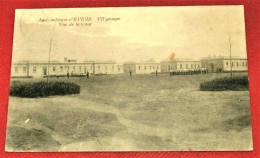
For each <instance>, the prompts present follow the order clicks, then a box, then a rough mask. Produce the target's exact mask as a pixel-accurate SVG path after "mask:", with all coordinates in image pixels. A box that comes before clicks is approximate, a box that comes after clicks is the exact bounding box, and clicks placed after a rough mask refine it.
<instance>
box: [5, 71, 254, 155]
mask: <svg viewBox="0 0 260 158" xmlns="http://www.w3.org/2000/svg"><path fill="white" fill-rule="evenodd" d="M229 75H230V74H228V73H222V74H206V75H182V76H170V75H169V74H159V75H158V76H155V74H149V75H135V74H134V75H132V76H129V75H127V74H122V75H103V76H91V77H90V78H88V79H87V78H85V77H72V78H69V79H67V78H59V79H57V78H50V79H49V80H50V81H64V82H74V83H76V84H78V85H80V87H81V91H80V94H78V95H67V96H51V97H47V98H19V97H10V98H9V111H8V133H7V145H6V149H7V150H8V151H13V150H18V151H19V150H20V151H38V150H40V151H111V150H112V151H135V150H138V151H143V150H149V151H150V150H212V149H215V150H236V149H240V150H248V149H250V148H251V144H252V140H251V120H250V105H249V91H218V92H215V91H200V90H199V87H200V83H203V82H205V81H210V80H212V79H215V78H222V77H227V76H229ZM234 75H235V76H236V75H246V73H235V74H234ZM12 80H20V81H25V82H36V81H43V80H46V78H41V79H35V78H32V79H12Z"/></svg>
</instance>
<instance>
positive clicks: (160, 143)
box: [6, 5, 253, 152]
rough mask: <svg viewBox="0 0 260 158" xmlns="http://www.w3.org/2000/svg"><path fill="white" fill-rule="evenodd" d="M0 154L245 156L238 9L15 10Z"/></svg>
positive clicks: (247, 134) (248, 132) (245, 99)
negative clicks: (239, 153)
mask: <svg viewBox="0 0 260 158" xmlns="http://www.w3.org/2000/svg"><path fill="white" fill-rule="evenodd" d="M10 78H11V85H10V97H9V105H8V106H9V107H8V123H7V136H6V151H8V152H51V151H55V152H56V151H62V152H64V151H67V152H70V151H83V152H84V151H91V152H95V151H243V150H246V151H248V150H252V149H253V145H252V129H251V114H250V101H249V83H248V63H247V51H246V37H245V19H244V7H243V6H241V5H236V6H185V7H114V8H113V7H110V8H109V7H108V8H106V7H104V8H64V9H16V11H15V24H14V39H13V54H12V66H11V76H10Z"/></svg>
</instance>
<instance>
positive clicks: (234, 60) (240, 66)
mask: <svg viewBox="0 0 260 158" xmlns="http://www.w3.org/2000/svg"><path fill="white" fill-rule="evenodd" d="M201 63H202V66H203V67H205V68H207V69H208V71H209V72H230V71H231V65H232V71H247V59H246V58H241V57H231V58H230V57H223V56H218V57H216V56H214V57H207V58H202V59H201Z"/></svg>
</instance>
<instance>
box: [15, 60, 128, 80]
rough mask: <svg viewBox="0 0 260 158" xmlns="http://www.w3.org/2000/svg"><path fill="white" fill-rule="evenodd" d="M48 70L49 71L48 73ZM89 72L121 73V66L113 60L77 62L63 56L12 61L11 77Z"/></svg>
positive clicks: (82, 73) (83, 73)
mask: <svg viewBox="0 0 260 158" xmlns="http://www.w3.org/2000/svg"><path fill="white" fill-rule="evenodd" d="M48 71H49V73H48ZM87 72H89V74H118V73H123V66H118V65H117V64H116V62H114V61H84V62H77V61H76V60H71V59H67V58H64V62H58V61H51V62H47V61H32V62H31V61H22V62H17V63H13V65H12V70H11V76H12V77H45V76H47V75H49V76H66V75H67V73H69V74H70V75H85V74H86V73H87Z"/></svg>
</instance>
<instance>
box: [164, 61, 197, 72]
mask: <svg viewBox="0 0 260 158" xmlns="http://www.w3.org/2000/svg"><path fill="white" fill-rule="evenodd" d="M199 68H202V65H201V61H199V60H190V59H176V60H173V61H162V62H161V71H162V72H170V71H182V70H188V69H191V70H192V69H199Z"/></svg>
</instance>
